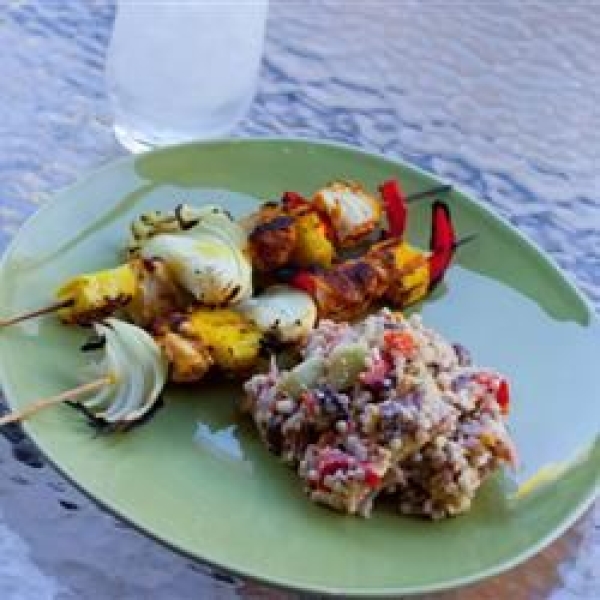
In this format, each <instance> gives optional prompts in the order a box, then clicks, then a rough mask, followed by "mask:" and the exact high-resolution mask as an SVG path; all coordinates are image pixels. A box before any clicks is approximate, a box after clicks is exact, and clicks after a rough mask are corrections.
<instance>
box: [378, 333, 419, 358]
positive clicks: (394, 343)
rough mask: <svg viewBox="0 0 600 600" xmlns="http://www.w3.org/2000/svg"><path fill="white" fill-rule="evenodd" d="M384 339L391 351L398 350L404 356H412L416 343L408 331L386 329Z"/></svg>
mask: <svg viewBox="0 0 600 600" xmlns="http://www.w3.org/2000/svg"><path fill="white" fill-rule="evenodd" d="M383 340H384V342H385V345H386V347H387V348H388V350H390V352H392V353H394V352H398V353H399V354H402V355H403V356H407V357H408V356H412V355H413V354H414V352H415V349H416V345H415V340H414V339H413V336H412V335H411V334H410V333H408V332H407V331H386V332H385V334H384V336H383Z"/></svg>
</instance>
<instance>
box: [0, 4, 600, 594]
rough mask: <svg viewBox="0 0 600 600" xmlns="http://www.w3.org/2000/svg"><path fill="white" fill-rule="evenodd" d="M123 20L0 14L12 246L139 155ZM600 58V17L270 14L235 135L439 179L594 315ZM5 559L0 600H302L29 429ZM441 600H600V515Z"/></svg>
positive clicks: (599, 234) (5, 186)
mask: <svg viewBox="0 0 600 600" xmlns="http://www.w3.org/2000/svg"><path fill="white" fill-rule="evenodd" d="M139 1H140V2H141V1H144V0H139ZM240 1H241V0H240ZM182 2H183V0H182ZM113 18H114V6H113V5H112V4H111V3H109V2H107V1H102V0H95V1H92V0H69V1H66V0H65V1H62V0H61V1H59V0H13V1H11V0H2V2H0V47H1V48H2V51H1V52H0V79H1V81H2V85H1V86H0V249H1V248H3V247H4V246H5V245H6V243H7V242H8V241H9V240H10V238H11V236H12V235H13V234H14V233H15V232H16V231H17V229H18V228H19V226H20V224H21V223H22V222H23V220H24V219H25V218H26V217H27V216H28V215H29V214H30V213H31V212H33V211H34V210H35V209H36V207H37V206H38V205H40V204H41V203H43V202H44V201H45V200H46V199H47V198H48V197H50V195H51V194H52V192H53V190H56V189H57V188H59V187H61V186H63V185H65V184H67V183H69V182H71V181H73V180H74V179H75V178H77V177H78V176H80V175H81V174H83V173H85V172H86V171H88V170H90V169H92V168H93V167H95V166H97V165H99V164H101V163H103V162H106V161H108V160H110V159H112V158H114V157H116V156H119V155H122V154H124V150H123V149H122V148H120V147H119V146H118V144H117V143H116V142H115V140H114V137H113V135H112V130H111V113H110V107H109V105H108V103H107V100H106V96H105V88H104V80H103V63H104V53H105V49H106V46H107V44H108V40H109V37H110V30H111V26H112V21H113ZM599 53H600V6H599V5H597V4H595V3H594V2H570V3H566V2H553V3H548V2H539V3H536V2H533V1H528V2H506V1H503V2H492V1H491V0H487V1H486V0H480V1H478V2H477V1H475V2H467V1H466V0H464V2H463V1H459V0H447V1H446V2H444V1H443V0H435V1H429V2H419V1H414V2H413V1H411V0H403V1H401V2H395V3H394V2H392V0H389V1H388V2H384V1H381V2H378V1H376V0H369V1H367V2H358V1H356V2H346V3H344V4H342V3H341V1H340V2H327V3H325V2H321V1H309V2H300V1H299V0H298V1H295V0H287V1H285V0H280V1H276V0H273V2H272V4H271V12H270V18H269V24H268V34H267V45H266V51H265V60H264V63H263V68H262V72H261V80H260V86H259V93H258V96H257V98H256V101H255V103H254V105H253V107H252V109H251V111H250V113H249V114H248V116H247V118H246V120H245V121H244V122H243V123H242V124H241V125H240V126H239V127H238V129H237V130H236V132H235V133H236V134H239V135H254V136H255V135H259V136H260V135H281V136H284V135H293V136H310V137H315V138H321V139H333V140H341V141H345V142H349V143H352V144H355V145H359V146H362V147H364V148H367V149H371V150H376V151H379V152H382V153H384V154H387V155H389V156H392V157H401V158H404V159H406V160H409V161H412V162H413V163H416V164H417V165H419V166H421V167H424V168H426V169H428V170H431V171H434V172H436V173H438V174H440V175H442V176H443V177H445V178H447V179H448V180H450V181H452V182H455V183H458V184H460V185H461V186H463V187H464V188H465V189H467V190H470V191H472V192H473V193H474V194H476V195H477V196H478V197H480V198H482V199H483V200H484V201H486V202H488V203H489V204H490V205H492V206H493V207H494V209H495V210H497V211H498V212H499V213H500V214H502V215H504V216H505V217H507V218H508V219H509V220H510V221H511V222H512V223H513V224H515V225H516V226H517V227H518V228H520V229H521V230H522V231H524V232H525V233H526V234H527V235H529V236H530V237H531V238H533V239H534V240H535V241H536V242H538V243H539V244H540V245H541V246H542V248H544V249H545V250H546V251H547V252H548V253H549V254H550V255H551V256H553V257H554V259H555V260H556V261H557V262H558V263H559V264H560V265H561V266H562V267H563V268H564V269H565V270H566V271H567V272H568V273H570V274H571V276H572V277H573V278H574V280H575V281H576V283H577V285H578V286H579V287H580V288H581V289H582V290H583V291H584V292H585V293H586V294H587V295H588V296H589V297H590V298H591V299H592V302H593V303H594V305H595V307H596V309H597V310H598V309H599V308H600V61H598V54H599ZM0 556H1V560H0V598H2V599H3V600H15V599H18V600H29V599H31V600H45V599H53V598H59V599H63V600H67V599H69V600H73V599H88V598H89V599H91V600H96V599H104V598H111V597H113V598H119V599H121V600H134V599H135V600H137V599H145V598H153V599H159V600H162V599H165V600H167V599H168V600H179V599H187V598H234V597H245V598H284V597H286V596H285V595H283V594H281V593H279V592H274V591H269V590H266V589H263V588H258V587H256V586H252V585H248V584H244V583H243V582H238V581H233V580H230V579H229V578H228V577H226V576H221V575H217V574H211V573H208V572H207V571H206V569H204V568H203V567H201V566H199V565H197V564H193V563H191V562H190V561H189V560H186V559H184V558H181V557H179V556H178V555H175V554H173V553H171V552H170V551H169V550H166V549H164V548H163V547H161V546H159V545H157V544H156V543H154V542H152V541H150V540H148V539H146V538H144V537H143V536H142V535H140V534H138V533H137V532H135V531H133V530H132V529H130V528H128V527H127V526H125V525H123V524H121V523H119V522H118V521H117V520H115V518H114V517H112V516H111V515H108V514H105V513H102V512H101V511H100V510H99V509H98V508H96V507H95V505H93V504H92V503H91V502H90V501H89V500H87V499H86V498H84V497H82V496H81V495H80V494H79V493H78V492H77V491H75V490H74V489H73V488H72V487H70V485H69V484H68V483H66V482H65V481H63V480H62V479H61V478H60V476H58V475H57V474H56V473H55V472H54V471H53V470H52V469H51V468H50V467H47V466H45V465H44V464H43V462H42V460H41V459H40V458H39V456H37V454H36V452H35V450H34V449H33V448H32V447H31V446H30V445H29V444H28V442H27V440H26V439H23V438H22V436H21V435H20V434H19V430H10V431H8V432H6V434H5V436H4V437H3V438H0ZM431 598H432V599H433V598H435V599H436V600H441V599H445V600H449V599H457V598H465V599H467V600H471V599H475V598H482V599H485V598H490V599H492V598H493V599H496V598H511V599H515V600H520V599H533V598H535V599H542V598H543V599H546V598H551V599H552V600H559V599H560V600H569V599H579V600H586V599H587V600H592V599H596V600H597V599H598V598H600V505H598V504H596V507H595V508H593V509H591V510H590V511H589V512H588V513H587V514H586V515H585V516H584V517H583V518H582V519H581V520H580V522H579V523H577V524H576V525H575V526H574V527H573V528H572V529H571V530H570V531H569V532H568V533H567V534H566V535H564V536H563V537H562V538H561V539H560V540H558V541H556V542H555V543H554V544H552V545H551V546H550V547H549V548H547V549H546V550H545V551H544V552H542V553H541V554H539V555H538V556H537V557H535V558H533V559H531V560H529V561H528V562H526V563H525V564H523V565H522V566H520V567H518V568H516V569H514V570H512V571H510V572H508V573H506V574H504V575H502V576H499V577H495V578H493V579H491V580H488V581H486V582H484V583H481V584H478V585H476V586H473V587H470V588H468V589H463V590H459V591H454V592H449V593H446V594H438V595H435V596H432V597H431Z"/></svg>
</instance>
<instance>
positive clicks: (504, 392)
mask: <svg viewBox="0 0 600 600" xmlns="http://www.w3.org/2000/svg"><path fill="white" fill-rule="evenodd" d="M496 401H497V402H498V406H499V407H500V410H501V411H502V414H504V415H507V414H508V411H509V409H510V390H509V388H508V381H506V379H503V380H502V381H501V382H500V385H499V386H498V389H497V390H496Z"/></svg>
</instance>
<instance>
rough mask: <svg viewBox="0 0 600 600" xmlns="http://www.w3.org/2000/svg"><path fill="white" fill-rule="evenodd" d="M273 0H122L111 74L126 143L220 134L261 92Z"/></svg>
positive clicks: (118, 127) (135, 147) (142, 145)
mask: <svg viewBox="0 0 600 600" xmlns="http://www.w3.org/2000/svg"><path fill="white" fill-rule="evenodd" d="M267 8H268V0H237V1H236V0H119V2H118V7H117V15H116V20H115V25H114V30H113V35H112V39H111V43H110V47H109V50H108V56H107V64H106V75H107V85H108V92H109V96H110V99H111V102H112V106H113V114H114V130H115V134H116V136H117V138H118V139H119V141H120V142H121V143H122V144H123V145H124V146H125V147H127V148H128V149H130V150H132V151H134V152H137V151H141V150H145V149H147V148H149V147H153V146H162V145H166V144H172V143H177V142H181V141H187V140H193V139H199V138H213V137H218V136H220V135H223V134H226V133H227V132H229V131H230V130H231V129H232V128H233V127H234V126H235V124H236V123H237V122H238V121H239V120H240V119H241V118H242V117H243V116H244V114H245V113H246V111H247V110H248V108H249V105H250V104H251V102H252V99H253V97H254V94H255V92H256V85H257V79H258V71H259V67H260V60H261V56H262V51H263V45H264V31H265V21H266V16H267Z"/></svg>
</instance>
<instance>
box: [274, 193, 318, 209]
mask: <svg viewBox="0 0 600 600" xmlns="http://www.w3.org/2000/svg"><path fill="white" fill-rule="evenodd" d="M281 201H282V202H283V205H284V206H285V207H286V208H287V209H289V210H294V209H295V208H300V207H304V206H311V204H310V202H309V201H308V200H307V199H306V198H304V196H301V195H300V194H298V193H297V192H284V193H283V196H282V197H281Z"/></svg>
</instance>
